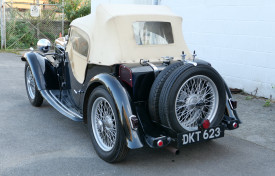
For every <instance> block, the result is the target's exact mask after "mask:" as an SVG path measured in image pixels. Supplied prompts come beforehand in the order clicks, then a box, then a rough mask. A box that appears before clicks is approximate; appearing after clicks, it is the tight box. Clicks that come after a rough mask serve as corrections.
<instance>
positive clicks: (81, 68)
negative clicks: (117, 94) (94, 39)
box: [66, 27, 89, 107]
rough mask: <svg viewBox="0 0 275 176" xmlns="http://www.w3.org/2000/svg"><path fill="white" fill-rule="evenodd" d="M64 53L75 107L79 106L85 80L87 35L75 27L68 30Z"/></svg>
mask: <svg viewBox="0 0 275 176" xmlns="http://www.w3.org/2000/svg"><path fill="white" fill-rule="evenodd" d="M66 53H67V57H68V61H69V64H68V65H69V76H70V85H71V95H72V98H73V101H74V103H75V105H76V106H77V107H79V104H80V99H81V96H82V95H81V94H82V92H83V91H82V86H83V82H84V80H85V74H86V68H87V64H88V55H89V37H88V35H87V34H86V33H85V32H84V31H82V30H80V29H78V28H76V27H72V28H71V30H70V38H69V41H68V44H67V47H66Z"/></svg>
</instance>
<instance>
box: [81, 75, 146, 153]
mask: <svg viewBox="0 0 275 176" xmlns="http://www.w3.org/2000/svg"><path fill="white" fill-rule="evenodd" d="M99 85H104V86H105V87H106V89H107V91H108V92H109V94H110V95H111V96H112V98H113V99H114V101H115V104H116V107H117V112H118V115H119V118H120V121H121V125H122V127H123V129H124V132H125V136H126V138H127V145H128V147H129V148H130V149H135V148H141V147H143V144H142V142H141V140H140V137H139V134H138V131H137V130H134V129H132V128H131V124H130V123H131V122H130V117H131V116H132V115H134V114H133V112H132V108H131V101H130V97H129V96H128V94H127V92H126V90H125V88H124V87H123V86H122V85H121V84H120V82H119V81H118V80H117V79H116V78H115V77H114V76H111V75H109V74H104V73H103V74H99V75H96V76H95V77H93V78H92V79H91V80H90V82H89V84H88V86H87V89H86V91H85V99H86V100H87V99H89V96H90V93H91V91H92V90H93V89H94V88H95V87H97V86H99ZM84 106H85V104H84ZM83 109H85V108H83Z"/></svg>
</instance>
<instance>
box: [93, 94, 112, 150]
mask: <svg viewBox="0 0 275 176" xmlns="http://www.w3.org/2000/svg"><path fill="white" fill-rule="evenodd" d="M91 118H92V119H91V122H92V128H93V133H94V136H95V140H96V141H97V143H98V145H99V147H100V148H101V149H102V150H104V151H106V152H107V151H110V150H112V149H113V147H114V145H115V142H116V136H117V129H116V120H115V115H114V112H113V109H112V107H111V105H110V104H109V102H108V101H107V100H106V99H105V98H103V97H98V98H97V99H96V100H95V102H94V104H93V107H92V112H91Z"/></svg>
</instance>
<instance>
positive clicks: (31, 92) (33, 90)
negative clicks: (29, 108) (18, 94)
mask: <svg viewBox="0 0 275 176" xmlns="http://www.w3.org/2000/svg"><path fill="white" fill-rule="evenodd" d="M25 86H26V90H27V95H28V98H29V100H30V103H31V104H32V105H33V106H36V107H39V106H41V105H42V103H43V97H42V96H41V94H40V92H39V90H38V89H37V86H36V82H35V79H34V76H33V74H32V71H31V68H30V65H29V63H28V62H26V65H25Z"/></svg>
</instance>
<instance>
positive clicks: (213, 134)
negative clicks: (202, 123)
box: [178, 126, 224, 147]
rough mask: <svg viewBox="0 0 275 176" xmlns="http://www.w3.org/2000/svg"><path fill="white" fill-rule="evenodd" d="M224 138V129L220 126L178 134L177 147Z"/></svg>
mask: <svg viewBox="0 0 275 176" xmlns="http://www.w3.org/2000/svg"><path fill="white" fill-rule="evenodd" d="M220 137H224V128H223V127H222V126H218V127H213V128H209V129H207V130H202V131H192V132H189V133H180V134H178V146H179V147H180V146H183V145H187V144H192V143H196V142H201V141H207V140H210V139H216V138H220Z"/></svg>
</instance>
